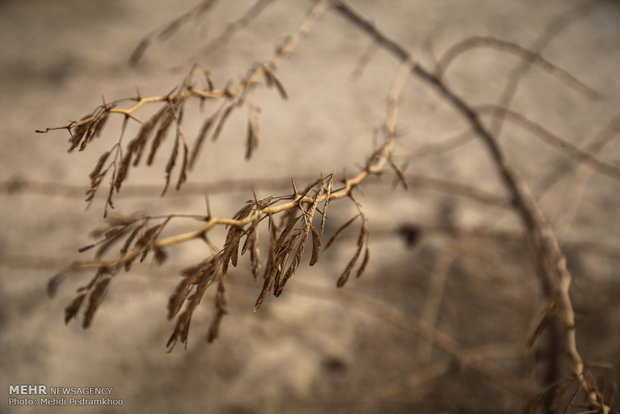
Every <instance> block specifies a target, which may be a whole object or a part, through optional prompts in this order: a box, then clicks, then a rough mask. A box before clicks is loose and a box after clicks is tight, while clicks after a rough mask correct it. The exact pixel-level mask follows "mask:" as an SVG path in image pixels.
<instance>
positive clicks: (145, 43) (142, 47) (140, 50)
mask: <svg viewBox="0 0 620 414" xmlns="http://www.w3.org/2000/svg"><path fill="white" fill-rule="evenodd" d="M150 44H151V39H150V38H149V37H145V38H144V39H142V41H141V42H140V43H139V44H138V46H137V47H136V48H135V49H134V50H133V52H132V53H131V57H130V58H129V64H130V65H131V66H136V65H137V64H138V62H139V61H140V59H141V58H142V56H143V55H144V52H146V49H147V48H148V47H149V45H150Z"/></svg>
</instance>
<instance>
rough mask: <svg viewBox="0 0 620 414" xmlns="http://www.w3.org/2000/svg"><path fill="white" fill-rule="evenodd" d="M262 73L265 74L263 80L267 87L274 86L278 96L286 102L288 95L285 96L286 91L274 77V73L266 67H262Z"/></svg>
mask: <svg viewBox="0 0 620 414" xmlns="http://www.w3.org/2000/svg"><path fill="white" fill-rule="evenodd" d="M263 72H264V74H265V80H266V82H267V86H274V85H275V87H276V89H277V90H278V93H279V94H280V97H281V98H282V99H283V100H287V99H288V95H287V94H286V90H285V89H284V86H282V83H281V82H280V80H279V79H278V78H277V77H276V75H274V73H273V72H272V71H271V69H269V67H268V66H267V65H263Z"/></svg>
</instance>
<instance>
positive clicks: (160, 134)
mask: <svg viewBox="0 0 620 414" xmlns="http://www.w3.org/2000/svg"><path fill="white" fill-rule="evenodd" d="M166 108H167V110H166V111H165V112H164V113H163V115H162V116H161V119H159V128H158V129H157V132H156V133H155V138H153V142H152V143H151V152H150V153H149V156H148V158H147V160H146V165H151V164H152V163H153V160H154V159H155V154H156V153H157V149H158V148H159V146H160V145H161V143H162V142H163V141H164V138H166V134H167V133H168V129H169V128H170V125H171V124H172V121H173V120H174V112H173V110H172V107H171V106H170V105H167V106H166Z"/></svg>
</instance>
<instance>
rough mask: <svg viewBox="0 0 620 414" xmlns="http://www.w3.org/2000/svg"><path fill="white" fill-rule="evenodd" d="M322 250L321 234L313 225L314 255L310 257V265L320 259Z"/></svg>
mask: <svg viewBox="0 0 620 414" xmlns="http://www.w3.org/2000/svg"><path fill="white" fill-rule="evenodd" d="M320 251H321V236H320V235H319V232H318V231H317V229H316V228H314V226H312V257H311V258H310V266H313V265H314V264H315V263H316V262H317V261H318V260H319V253H320Z"/></svg>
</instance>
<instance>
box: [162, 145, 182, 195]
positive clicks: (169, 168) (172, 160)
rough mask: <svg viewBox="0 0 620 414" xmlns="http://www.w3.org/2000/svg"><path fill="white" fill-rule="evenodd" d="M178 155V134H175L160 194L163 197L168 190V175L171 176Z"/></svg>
mask: <svg viewBox="0 0 620 414" xmlns="http://www.w3.org/2000/svg"><path fill="white" fill-rule="evenodd" d="M178 155H179V134H177V136H176V139H175V141H174V146H173V147H172V152H171V153H170V158H168V163H167V164H166V170H165V171H166V178H165V181H166V183H165V184H164V189H163V190H162V192H161V195H162V196H163V195H164V194H166V191H167V190H168V185H169V184H170V175H171V174H172V169H173V168H174V164H175V163H176V161H177V156H178Z"/></svg>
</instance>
